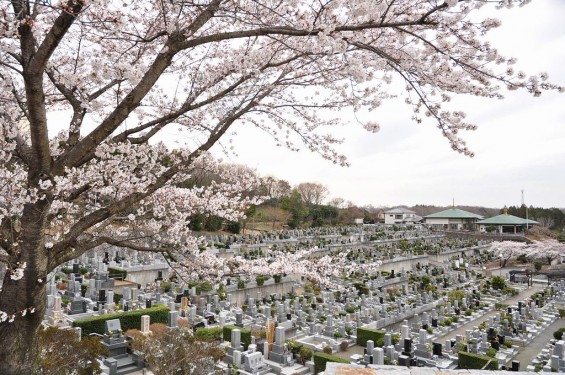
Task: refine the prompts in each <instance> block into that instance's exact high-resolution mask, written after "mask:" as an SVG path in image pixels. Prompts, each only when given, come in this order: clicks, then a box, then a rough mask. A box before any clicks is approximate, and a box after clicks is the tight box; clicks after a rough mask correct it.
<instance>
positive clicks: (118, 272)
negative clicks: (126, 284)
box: [108, 267, 128, 280]
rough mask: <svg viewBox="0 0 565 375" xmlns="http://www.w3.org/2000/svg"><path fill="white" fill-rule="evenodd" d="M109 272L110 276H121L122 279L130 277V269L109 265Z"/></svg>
mask: <svg viewBox="0 0 565 375" xmlns="http://www.w3.org/2000/svg"><path fill="white" fill-rule="evenodd" d="M108 274H109V276H110V277H121V278H122V280H125V279H126V277H128V271H126V270H124V269H123V268H118V267H108Z"/></svg>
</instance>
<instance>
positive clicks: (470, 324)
mask: <svg viewBox="0 0 565 375" xmlns="http://www.w3.org/2000/svg"><path fill="white" fill-rule="evenodd" d="M543 289H544V286H539V285H534V286H532V287H530V288H528V289H524V290H523V291H521V292H520V293H518V294H517V295H515V296H513V297H510V298H507V299H505V300H502V301H500V303H505V304H507V305H509V306H511V305H515V304H517V303H518V302H519V301H522V300H524V299H526V298H528V297H529V296H531V295H532V294H534V293H536V292H539V291H541V290H543ZM498 313H500V311H491V312H488V313H486V314H485V315H483V316H482V317H480V318H478V319H475V320H471V321H470V322H467V323H465V324H463V325H462V326H461V327H459V328H457V329H456V330H455V331H451V332H449V333H447V334H445V335H443V336H440V337H437V338H436V339H435V340H434V341H436V342H441V343H444V342H445V340H452V339H454V338H455V336H457V335H461V336H464V335H465V331H466V330H468V329H473V327H476V326H478V325H479V324H481V323H482V322H486V321H487V320H488V318H489V317H491V316H495V315H496V314H498Z"/></svg>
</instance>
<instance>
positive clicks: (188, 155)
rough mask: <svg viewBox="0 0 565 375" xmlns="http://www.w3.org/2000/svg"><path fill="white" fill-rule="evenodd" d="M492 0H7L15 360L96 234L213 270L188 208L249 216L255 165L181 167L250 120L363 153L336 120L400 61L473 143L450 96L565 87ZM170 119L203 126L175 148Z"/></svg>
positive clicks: (2, 202) (22, 362)
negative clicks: (59, 280) (528, 67)
mask: <svg viewBox="0 0 565 375" xmlns="http://www.w3.org/2000/svg"><path fill="white" fill-rule="evenodd" d="M526 2H527V1H525V0H504V1H500V2H498V4H499V6H506V7H512V6H514V5H522V4H523V3H526ZM487 3H489V1H487V0H470V1H457V0H447V1H445V2H444V1H442V0H440V1H429V0H396V1H386V0H374V1H350V0H322V1H318V0H316V1H311V0H289V1H282V2H281V1H272V0H265V1H253V0H192V1H184V0H173V1H168V2H162V1H148V0H123V1H110V2H106V1H100V0H59V1H53V2H50V1H40V0H35V1H33V0H11V1H2V2H0V14H1V15H2V17H1V19H0V78H1V79H0V179H1V181H2V183H0V248H1V252H0V261H1V262H3V263H4V264H5V265H6V267H7V269H8V272H6V275H5V277H4V280H3V286H2V291H1V292H0V320H1V323H0V337H2V339H3V344H4V345H2V346H1V347H0V373H2V374H14V373H31V372H32V371H31V370H32V369H31V368H30V364H31V363H34V361H33V359H34V357H35V356H36V355H37V353H38V351H37V335H36V332H37V329H38V327H39V325H40V322H41V320H42V318H43V315H44V312H45V301H46V295H45V293H46V291H45V281H46V278H47V276H48V275H49V273H50V272H51V271H52V270H53V269H55V267H57V266H58V265H60V264H62V263H64V262H67V261H69V260H72V259H74V258H76V257H78V256H80V255H82V254H84V253H85V252H86V251H89V250H90V249H93V248H95V247H96V246H99V245H103V244H111V245H114V246H121V247H126V248H131V249H135V250H139V251H155V252H167V253H170V254H171V255H173V253H174V254H178V255H177V256H178V259H179V262H184V263H185V264H186V265H187V266H189V267H190V266H192V267H193V268H194V270H193V272H192V273H194V274H200V273H202V272H203V271H204V270H207V269H208V270H210V268H200V267H201V266H202V267H204V266H207V265H208V267H209V265H210V264H214V263H204V262H203V261H208V259H206V258H205V257H206V256H204V255H201V254H199V253H198V251H197V250H196V249H197V246H196V240H194V239H192V238H191V237H190V233H189V232H188V230H187V225H186V224H187V219H186V217H187V215H189V214H190V213H194V212H198V211H199V210H200V209H204V208H205V209H206V211H207V212H209V213H210V214H213V215H218V216H222V217H226V218H230V219H236V218H237V217H238V216H239V212H240V211H241V210H243V209H244V208H245V207H247V205H249V204H251V203H253V201H252V198H250V197H245V196H243V195H242V193H241V192H242V191H246V190H247V189H248V188H251V187H252V186H253V185H254V184H255V183H256V178H255V177H254V176H248V175H245V174H243V175H242V173H241V171H238V170H223V171H222V172H221V175H222V179H221V180H220V181H218V182H217V183H213V184H210V185H209V186H206V187H205V188H202V187H198V186H194V187H192V188H190V189H183V188H180V187H179V184H180V183H181V182H183V181H186V180H187V178H189V177H190V174H191V171H192V170H194V168H195V165H196V164H197V163H208V164H209V165H210V166H209V167H207V168H212V169H213V168H215V169H217V170H218V171H220V170H221V169H222V167H221V166H220V164H219V163H217V162H216V161H214V160H211V159H210V158H209V157H208V156H207V154H206V153H207V151H208V150H210V148H211V147H212V146H213V145H214V144H216V143H218V142H220V141H221V140H222V139H225V138H226V137H229V135H230V134H231V130H230V129H231V128H232V126H233V125H234V124H242V125H246V126H255V127H258V128H259V129H262V130H264V131H266V132H267V133H269V134H271V135H272V136H273V138H274V139H275V140H276V142H277V144H280V145H283V146H286V147H288V148H290V149H291V150H295V149H297V148H299V147H301V145H303V146H304V147H306V148H308V149H310V150H312V151H313V152H316V153H319V154H321V155H322V156H323V157H325V158H328V159H330V160H332V161H333V162H335V163H337V164H341V165H346V164H347V160H346V159H345V157H344V156H343V155H340V154H339V153H338V152H337V151H336V150H335V149H334V145H335V144H336V143H338V142H339V139H336V138H335V137H334V136H332V134H331V130H326V129H328V127H330V128H329V129H331V126H333V125H336V124H339V123H340V117H339V112H340V111H341V110H342V109H343V108H344V107H349V108H352V109H353V110H354V111H359V110H361V109H368V110H372V109H375V108H376V107H378V106H379V105H380V103H381V102H382V101H383V100H385V99H389V98H392V97H393V95H391V94H389V90H388V84H389V83H391V82H392V81H393V79H399V80H400V81H401V82H403V83H404V85H405V86H406V94H405V98H404V99H405V101H406V102H407V103H409V104H410V105H412V106H413V108H414V119H415V120H416V121H417V122H421V121H422V120H423V119H424V118H425V117H429V118H431V120H432V122H435V124H436V125H437V126H438V128H439V130H440V132H441V134H442V135H443V136H445V137H446V138H447V141H448V142H449V143H450V145H451V147H452V148H453V149H455V150H457V151H459V152H461V153H464V154H466V155H472V152H471V151H470V150H469V149H468V148H467V147H466V145H465V142H464V141H463V140H462V139H461V137H460V135H459V132H460V131H462V130H470V129H474V128H475V125H474V124H471V123H469V122H467V121H466V120H465V113H464V112H462V111H459V110H454V109H452V108H450V107H449V106H448V104H447V103H448V102H449V101H450V99H451V98H452V96H453V95H456V94H470V95H475V96H481V97H489V98H501V97H502V93H501V92H502V90H503V89H505V88H507V89H518V88H522V89H525V90H527V91H528V92H530V93H532V94H533V95H534V96H538V95H540V94H541V93H542V91H544V90H550V89H558V90H561V88H560V87H558V86H556V85H553V84H551V83H549V82H548V81H547V76H546V74H539V75H533V76H526V75H525V74H524V73H522V72H519V71H515V70H514V68H513V67H512V65H513V64H514V60H513V59H511V58H505V57H503V56H500V55H499V53H498V52H497V50H496V49H495V48H494V47H492V46H491V45H490V44H489V43H488V41H487V40H486V39H485V36H484V35H485V34H487V33H488V31H489V30H490V29H492V28H495V27H497V26H498V25H499V21H497V20H495V19H491V18H487V19H484V20H482V21H481V20H476V19H475V18H474V17H471V16H470V15H471V14H472V13H474V12H475V11H476V10H477V9H479V8H481V7H482V6H483V5H485V4H487ZM305 88H309V89H308V90H304V89H305ZM61 114H63V115H61ZM64 114H68V116H67V117H65V115H64ZM361 125H362V126H363V127H365V128H366V129H367V130H368V131H377V130H378V129H379V125H378V124H377V123H374V122H368V123H361ZM171 127H175V128H177V129H179V132H180V134H184V135H183V136H179V137H178V138H177V140H179V141H183V140H186V142H185V143H186V144H182V142H181V144H179V147H177V148H176V150H174V151H171V150H169V149H167V148H166V147H165V146H164V145H162V144H160V143H158V142H157V140H158V139H159V138H158V137H159V136H160V134H161V133H162V132H163V130H165V129H169V128H171ZM222 142H223V141H222ZM323 264H324V263H322V265H323Z"/></svg>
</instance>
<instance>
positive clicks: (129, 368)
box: [118, 364, 139, 375]
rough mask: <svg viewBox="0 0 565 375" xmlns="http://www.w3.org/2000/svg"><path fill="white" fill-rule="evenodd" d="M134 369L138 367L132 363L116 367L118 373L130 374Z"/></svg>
mask: <svg viewBox="0 0 565 375" xmlns="http://www.w3.org/2000/svg"><path fill="white" fill-rule="evenodd" d="M136 371H139V368H138V367H137V366H135V365H133V364H132V365H130V366H127V367H118V375H123V374H131V373H132V372H136Z"/></svg>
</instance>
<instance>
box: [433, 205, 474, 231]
mask: <svg viewBox="0 0 565 375" xmlns="http://www.w3.org/2000/svg"><path fill="white" fill-rule="evenodd" d="M482 219H484V216H481V215H477V214H474V213H472V212H468V211H464V210H461V209H459V208H455V207H453V208H450V209H447V210H444V211H440V212H436V213H434V214H431V215H427V216H424V220H425V223H426V224H427V225H428V226H430V227H431V228H433V229H436V230H477V222H478V221H479V220H482Z"/></svg>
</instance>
